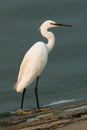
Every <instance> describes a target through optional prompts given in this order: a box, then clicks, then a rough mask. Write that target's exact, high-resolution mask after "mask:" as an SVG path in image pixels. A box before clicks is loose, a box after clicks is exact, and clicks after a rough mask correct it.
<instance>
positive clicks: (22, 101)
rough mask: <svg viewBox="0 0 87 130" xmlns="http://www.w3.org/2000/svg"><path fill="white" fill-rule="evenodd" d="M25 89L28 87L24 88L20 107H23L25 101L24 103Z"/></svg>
mask: <svg viewBox="0 0 87 130" xmlns="http://www.w3.org/2000/svg"><path fill="white" fill-rule="evenodd" d="M25 91H26V88H24V90H23V94H22V100H21V108H20V109H23V103H24V96H25Z"/></svg>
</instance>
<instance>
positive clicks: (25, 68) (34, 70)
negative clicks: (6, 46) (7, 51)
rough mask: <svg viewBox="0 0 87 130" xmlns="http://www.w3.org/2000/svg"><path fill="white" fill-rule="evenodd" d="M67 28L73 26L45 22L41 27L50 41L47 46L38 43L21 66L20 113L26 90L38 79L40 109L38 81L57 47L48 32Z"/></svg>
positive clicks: (50, 33)
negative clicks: (49, 55) (49, 56)
mask: <svg viewBox="0 0 87 130" xmlns="http://www.w3.org/2000/svg"><path fill="white" fill-rule="evenodd" d="M60 26H66V27H71V25H65V24H59V23H56V22H54V21H52V20H47V21H45V22H44V23H43V24H42V25H41V26H40V32H41V34H42V36H43V37H45V38H46V39H47V40H48V43H47V44H45V43H44V42H42V41H38V42H36V43H35V44H34V45H33V46H32V47H31V48H30V49H29V50H28V51H27V53H26V54H25V56H24V58H23V61H22V63H21V66H20V70H19V75H18V79H17V83H16V85H15V88H16V91H17V92H22V91H23V95H22V101H21V108H20V111H21V112H23V101H24V95H25V90H26V87H27V86H28V85H30V84H31V83H32V82H33V81H34V80H35V79H36V85H35V95H36V103H37V108H38V109H40V105H39V100H38V81H39V76H40V74H41V72H42V71H43V69H44V67H45V66H46V63H47V60H48V54H49V53H50V52H51V50H52V49H53V47H54V45H55V36H54V34H53V33H52V32H50V31H48V29H49V28H52V27H60Z"/></svg>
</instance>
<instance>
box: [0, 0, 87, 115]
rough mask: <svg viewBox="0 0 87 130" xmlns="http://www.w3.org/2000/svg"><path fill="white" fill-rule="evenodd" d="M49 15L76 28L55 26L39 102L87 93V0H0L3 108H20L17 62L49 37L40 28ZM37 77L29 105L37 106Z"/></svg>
mask: <svg viewBox="0 0 87 130" xmlns="http://www.w3.org/2000/svg"><path fill="white" fill-rule="evenodd" d="M47 19H52V20H55V21H57V22H59V23H65V24H72V25H73V28H56V29H51V30H52V31H53V32H54V34H55V37H56V45H55V48H54V50H53V51H52V53H51V54H50V56H49V63H48V64H47V66H46V68H45V70H44V72H43V73H42V75H41V78H40V82H39V97H40V104H41V106H44V105H52V104H57V103H63V102H67V101H73V100H78V99H87V0H66V1H65V0H48V1H47V0H44V1H41V0H38V1H35V0H0V113H1V112H6V111H12V110H16V109H19V107H20V100H21V94H18V93H16V92H15V90H14V89H13V87H14V84H15V82H16V79H17V75H18V70H19V66H20V63H21V60H22V58H23V56H24V54H25V52H26V51H27V50H28V49H29V48H30V47H31V46H32V45H33V44H34V43H35V42H36V41H38V40H42V41H45V42H47V41H46V40H45V39H44V38H42V37H41V35H40V33H39V32H38V28H39V26H40V25H41V24H42V22H44V21H45V20H47ZM34 83H35V82H34ZM34 83H32V84H31V85H30V86H29V87H28V89H27V93H26V97H25V98H26V99H25V108H28V109H31V108H33V107H35V106H36V104H35V95H34Z"/></svg>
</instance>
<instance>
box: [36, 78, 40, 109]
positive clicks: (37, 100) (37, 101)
mask: <svg viewBox="0 0 87 130" xmlns="http://www.w3.org/2000/svg"><path fill="white" fill-rule="evenodd" d="M38 81H39V76H38V77H37V79H36V85H35V96H36V103H37V108H38V109H40V106H39V99H38Z"/></svg>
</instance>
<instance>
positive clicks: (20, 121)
mask: <svg viewBox="0 0 87 130" xmlns="http://www.w3.org/2000/svg"><path fill="white" fill-rule="evenodd" d="M83 123H84V125H81V124H83ZM77 124H79V125H80V127H81V126H82V127H85V124H87V101H78V102H73V103H70V104H69V103H68V104H64V105H62V106H54V107H48V108H46V109H45V110H44V111H42V112H34V113H32V114H29V115H17V114H10V113H5V115H4V114H0V129H1V130H28V129H29V130H46V129H47V130H50V129H52V130H57V129H59V130H65V129H67V130H68V127H70V125H71V126H72V130H75V126H76V127H77V126H78V127H79V125H77ZM73 125H74V126H73ZM66 127H67V128H66ZM73 128H74V129H73ZM70 129H71V128H70ZM83 129H84V130H86V129H87V126H86V129H85V128H83ZM83 129H81V130H83ZM76 130H79V129H78V128H76Z"/></svg>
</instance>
